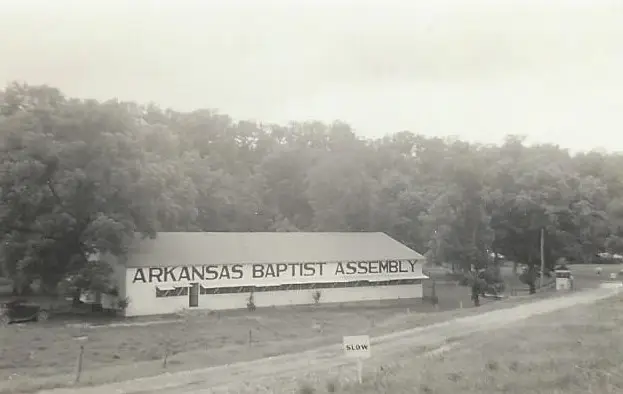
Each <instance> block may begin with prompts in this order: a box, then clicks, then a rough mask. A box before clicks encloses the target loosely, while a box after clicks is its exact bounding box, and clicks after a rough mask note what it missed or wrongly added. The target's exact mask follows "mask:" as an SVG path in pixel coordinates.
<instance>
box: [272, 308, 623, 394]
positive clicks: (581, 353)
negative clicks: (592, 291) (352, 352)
mask: <svg viewBox="0 0 623 394" xmlns="http://www.w3.org/2000/svg"><path fill="white" fill-rule="evenodd" d="M622 323H623V299H622V298H620V297H617V298H613V299H608V300H604V301H600V302H598V303H597V304H595V305H592V306H581V307H577V308H572V309H568V310H565V311H561V312H556V313H553V314H550V315H545V316H539V317H534V318H531V319H528V320H526V321H524V322H522V323H520V324H517V325H515V326H514V327H512V328H507V329H500V330H496V331H494V332H491V333H487V334H477V335H474V336H473V337H470V338H469V339H468V340H466V341H464V342H462V343H461V344H460V345H459V346H460V348H459V349H453V350H452V349H451V350H449V352H448V353H445V354H443V353H442V354H434V353H432V354H431V352H428V357H425V356H423V355H424V354H423V352H415V353H416V354H414V352H411V351H407V350H405V351H404V352H402V353H401V354H399V355H392V359H391V360H378V359H375V360H373V361H372V362H371V363H369V365H368V374H367V375H366V376H365V378H364V383H363V384H362V385H359V384H357V383H356V382H353V378H354V375H353V373H354V372H353V371H352V370H349V371H346V373H341V374H340V375H341V377H340V376H339V375H338V376H329V377H326V376H325V377H323V378H321V379H319V378H318V377H317V376H308V377H307V378H306V379H305V381H304V382H305V383H299V384H300V385H301V384H304V385H311V386H313V387H314V390H313V392H314V393H326V392H329V391H328V390H326V388H325V387H323V381H325V380H329V381H335V379H336V378H338V379H340V383H339V385H338V386H339V387H338V388H337V389H336V390H335V391H333V392H338V393H349V394H355V393H357V394H368V393H369V394H373V393H374V394H377V393H392V394H401V393H426V394H428V393H430V394H433V393H436V394H446V393H447V394H454V393H457V392H460V393H464V394H470V393H472V394H481V393H508V394H525V393H534V394H556V393H559V394H563V393H564V394H586V393H603V394H606V393H621V392H623V368H622V364H623V357H621V354H623V332H622V330H620V327H621V324H622ZM424 353H425V352H424ZM370 370H372V371H370ZM284 389H286V388H285V387H280V389H279V390H273V392H284V391H283V390H284ZM287 389H289V390H293V389H294V388H292V387H289V388H287ZM299 390H300V389H299ZM301 392H302V391H301Z"/></svg>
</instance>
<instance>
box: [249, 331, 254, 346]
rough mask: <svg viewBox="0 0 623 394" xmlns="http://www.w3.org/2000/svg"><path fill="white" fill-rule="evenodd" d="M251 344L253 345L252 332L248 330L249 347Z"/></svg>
mask: <svg viewBox="0 0 623 394" xmlns="http://www.w3.org/2000/svg"><path fill="white" fill-rule="evenodd" d="M251 343H253V331H252V330H249V346H251Z"/></svg>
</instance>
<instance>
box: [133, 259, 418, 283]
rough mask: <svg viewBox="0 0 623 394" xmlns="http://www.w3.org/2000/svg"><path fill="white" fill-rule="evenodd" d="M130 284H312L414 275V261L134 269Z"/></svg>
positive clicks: (415, 262)
mask: <svg viewBox="0 0 623 394" xmlns="http://www.w3.org/2000/svg"><path fill="white" fill-rule="evenodd" d="M128 272H129V274H130V275H131V283H133V284H135V283H153V284H159V283H192V282H198V283H206V284H207V285H209V286H212V287H221V286H238V285H240V286H245V285H255V284H258V283H261V284H269V283H275V284H280V283H314V282H344V281H357V280H391V279H407V278H418V277H421V276H422V266H421V263H418V261H417V260H382V261H353V262H343V263H342V262H338V263H278V264H223V265H195V266H171V267H150V268H134V269H129V270H128Z"/></svg>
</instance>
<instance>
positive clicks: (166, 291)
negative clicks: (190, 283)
mask: <svg viewBox="0 0 623 394" xmlns="http://www.w3.org/2000/svg"><path fill="white" fill-rule="evenodd" d="M187 295H188V287H186V286H179V287H175V286H166V285H161V286H156V298H163V297H180V296H187Z"/></svg>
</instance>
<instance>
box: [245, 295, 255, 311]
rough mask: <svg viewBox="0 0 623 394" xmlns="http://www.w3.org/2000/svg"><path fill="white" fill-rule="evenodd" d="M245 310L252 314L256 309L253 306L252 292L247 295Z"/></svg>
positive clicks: (253, 296) (253, 297)
mask: <svg viewBox="0 0 623 394" xmlns="http://www.w3.org/2000/svg"><path fill="white" fill-rule="evenodd" d="M247 309H248V310H250V311H251V312H253V311H254V310H255V309H256V306H255V295H254V294H253V292H251V293H250V294H249V298H248V299H247Z"/></svg>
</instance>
